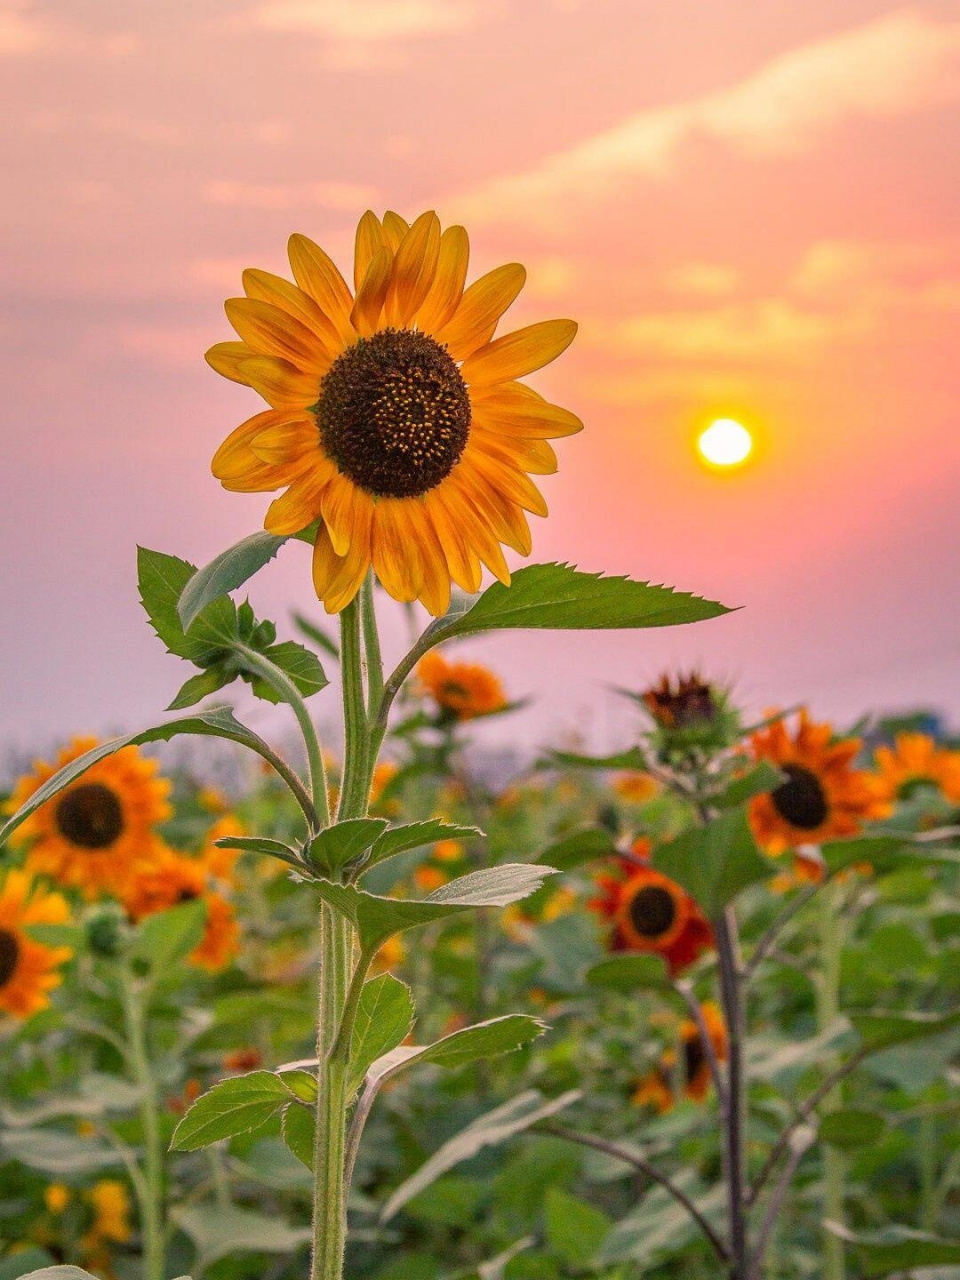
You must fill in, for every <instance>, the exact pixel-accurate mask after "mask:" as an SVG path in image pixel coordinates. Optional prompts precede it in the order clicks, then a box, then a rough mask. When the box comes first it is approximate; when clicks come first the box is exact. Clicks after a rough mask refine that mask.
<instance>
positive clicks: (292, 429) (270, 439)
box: [250, 417, 320, 462]
mask: <svg viewBox="0 0 960 1280" xmlns="http://www.w3.org/2000/svg"><path fill="white" fill-rule="evenodd" d="M319 444H320V440H319V435H318V432H317V425H316V423H315V422H313V421H312V420H311V419H310V418H308V417H302V418H290V419H289V420H288V421H286V422H282V423H279V424H278V425H274V426H270V427H268V428H267V429H266V430H265V431H261V432H260V434H259V435H257V436H254V438H253V439H252V440H251V442H250V448H251V450H252V452H253V453H254V455H255V456H256V457H258V458H259V459H260V461H261V462H293V461H294V460H295V459H297V458H301V457H303V455H304V454H305V453H309V452H310V451H311V450H314V451H316V450H317V449H318V448H319Z"/></svg>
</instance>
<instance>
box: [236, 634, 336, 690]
mask: <svg viewBox="0 0 960 1280" xmlns="http://www.w3.org/2000/svg"><path fill="white" fill-rule="evenodd" d="M260 652H261V653H262V655H263V657H265V658H268V659H269V660H270V661H271V662H272V663H273V665H274V666H275V667H279V668H280V670H281V671H282V672H283V673H284V674H285V675H287V676H289V678H290V679H291V680H292V681H293V683H294V684H295V685H296V687H297V690H298V692H299V693H301V694H303V696H304V697H305V698H309V697H310V696H311V695H312V694H314V693H319V692H320V690H321V689H325V688H326V687H327V685H328V684H329V683H330V682H329V680H328V679H327V677H326V674H325V673H324V670H323V667H322V666H321V665H320V659H319V658H318V657H317V655H316V654H315V653H311V652H310V650H309V649H307V648H305V647H304V646H303V645H302V644H297V642H296V641H295V640H284V641H282V642H281V643H280V644H272V645H270V646H269V648H267V649H262V650H260ZM237 661H238V662H240V663H241V664H242V663H243V655H242V654H240V655H238V658H237ZM250 687H251V688H252V689H253V692H254V693H255V694H256V695H257V697H258V698H263V699H264V701H266V702H273V703H277V702H280V701H281V698H280V695H279V694H278V693H277V692H276V690H275V689H273V688H272V687H271V686H270V685H269V684H267V682H266V680H264V679H263V677H262V676H259V675H256V674H254V677H253V679H252V680H251V682H250Z"/></svg>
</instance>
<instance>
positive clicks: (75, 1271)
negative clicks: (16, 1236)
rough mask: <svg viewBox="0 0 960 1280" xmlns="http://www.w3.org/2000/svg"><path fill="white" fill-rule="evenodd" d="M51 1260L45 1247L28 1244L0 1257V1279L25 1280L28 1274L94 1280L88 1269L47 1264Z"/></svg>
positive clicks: (65, 1279) (66, 1279) (68, 1279)
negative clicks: (17, 1250)
mask: <svg viewBox="0 0 960 1280" xmlns="http://www.w3.org/2000/svg"><path fill="white" fill-rule="evenodd" d="M52 1262H53V1256H52V1255H51V1254H49V1253H48V1252H47V1251H46V1249H38V1248H34V1247H33V1246H32V1245H28V1246H27V1247H26V1248H24V1247H22V1246H21V1248H20V1249H19V1252H17V1253H11V1254H7V1256H6V1257H5V1258H3V1259H0V1280H27V1277H29V1276H46V1277H48V1280H50V1277H53V1276H57V1277H58V1280H79V1277H86V1278H87V1280H95V1277H93V1276H91V1275H90V1273H89V1272H88V1271H81V1270H80V1268H79V1267H57V1266H47V1263H52ZM24 1267H30V1268H31V1270H30V1271H28V1272H26V1273H25V1272H24V1270H23V1268H24Z"/></svg>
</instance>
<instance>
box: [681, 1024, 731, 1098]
mask: <svg viewBox="0 0 960 1280" xmlns="http://www.w3.org/2000/svg"><path fill="white" fill-rule="evenodd" d="M700 1011H701V1013H702V1014H703V1021H704V1025H705V1026H706V1029H707V1034H708V1035H709V1037H710V1044H711V1046H712V1047H713V1052H714V1055H715V1056H716V1059H717V1061H718V1062H726V1060H727V1048H728V1042H727V1025H726V1023H725V1022H724V1019H723V1014H722V1013H721V1012H720V1009H719V1008H718V1007H717V1005H715V1004H714V1003H713V1001H712V1000H707V1001H706V1002H705V1003H704V1004H702V1005H701V1006H700ZM680 1045H681V1049H682V1061H683V1092H684V1094H685V1096H686V1097H688V1098H691V1099H693V1101H695V1102H702V1101H703V1099H704V1098H705V1097H706V1096H707V1091H708V1089H709V1087H710V1063H709V1060H708V1058H707V1053H706V1049H705V1048H704V1044H703V1038H702V1036H701V1034H700V1030H699V1028H698V1027H697V1024H696V1022H695V1021H694V1020H693V1018H687V1019H685V1020H684V1022H682V1023H681V1025H680Z"/></svg>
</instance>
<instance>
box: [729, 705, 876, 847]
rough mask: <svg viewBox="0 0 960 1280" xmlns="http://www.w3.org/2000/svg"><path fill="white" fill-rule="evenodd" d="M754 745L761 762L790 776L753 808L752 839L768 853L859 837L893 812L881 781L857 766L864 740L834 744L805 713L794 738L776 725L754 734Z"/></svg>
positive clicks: (824, 728) (830, 733) (781, 724)
mask: <svg viewBox="0 0 960 1280" xmlns="http://www.w3.org/2000/svg"><path fill="white" fill-rule="evenodd" d="M751 745H752V747H753V754H754V756H755V758H756V759H757V760H770V761H772V763H773V764H775V765H776V766H777V767H778V768H779V769H780V771H781V772H782V773H784V774H786V781H785V782H783V783H781V785H780V786H779V787H777V788H776V789H775V790H774V791H771V792H768V793H766V794H764V795H760V796H755V797H754V799H753V800H752V801H751V803H750V822H751V825H752V827H753V832H754V835H755V837H756V839H757V842H758V843H759V844H761V845H762V846H763V847H764V848H765V849H766V850H767V852H768V853H771V854H778V853H783V852H784V850H786V849H791V848H796V846H798V845H803V844H821V843H822V842H823V841H824V840H833V839H837V838H842V837H844V836H855V835H856V834H857V833H858V832H859V831H860V829H861V827H862V825H863V823H864V822H865V821H866V820H868V819H870V818H883V817H885V816H886V815H887V814H888V813H889V812H890V806H889V804H888V803H887V801H886V799H885V798H884V792H883V787H882V786H881V785H880V783H879V782H878V780H877V778H876V777H875V776H874V775H873V774H871V773H868V772H867V770H865V769H855V768H854V767H853V761H854V759H855V757H856V755H857V753H858V752H859V750H860V739H859V738H837V739H835V738H834V736H833V729H832V728H831V726H830V725H829V724H816V723H814V721H812V720H811V719H810V717H809V716H808V714H807V712H806V710H803V711H801V712H800V717H799V722H798V724H797V728H796V732H795V733H794V734H793V736H791V734H790V732H789V730H788V729H787V726H786V725H785V724H784V722H783V720H776V721H774V723H773V724H772V725H770V727H769V728H767V729H763V730H761V732H759V733H756V734H754V735H753V738H752V739H751Z"/></svg>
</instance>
